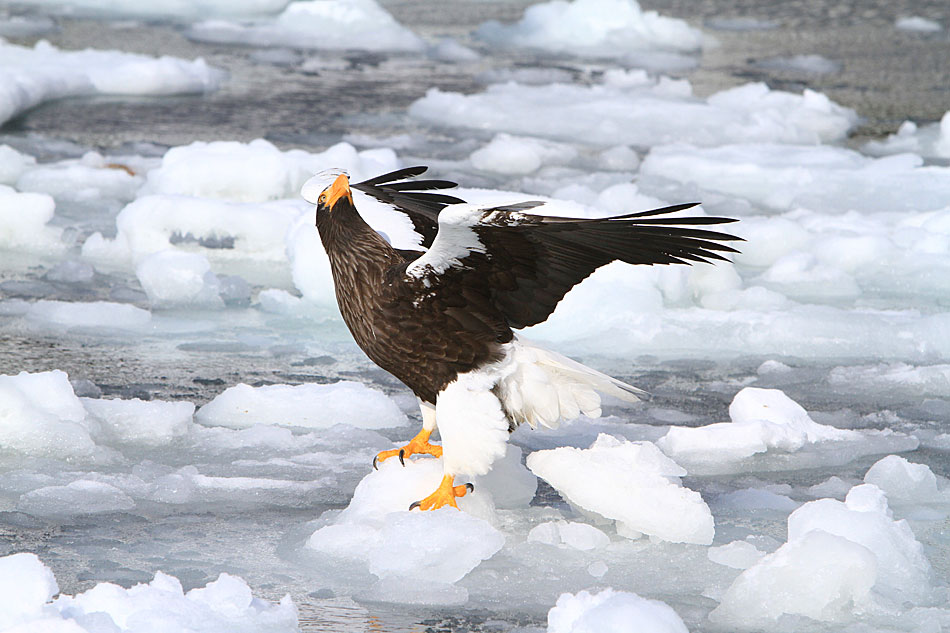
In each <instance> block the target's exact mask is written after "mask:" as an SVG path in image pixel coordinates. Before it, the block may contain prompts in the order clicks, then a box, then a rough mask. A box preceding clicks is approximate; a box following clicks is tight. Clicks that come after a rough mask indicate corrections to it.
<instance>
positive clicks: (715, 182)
mask: <svg viewBox="0 0 950 633" xmlns="http://www.w3.org/2000/svg"><path fill="white" fill-rule="evenodd" d="M640 170H641V173H642V174H643V175H644V176H662V177H663V178H666V179H669V180H674V181H678V182H689V183H694V184H696V185H698V186H700V187H702V188H703V189H704V190H706V191H710V192H712V191H715V192H719V193H724V194H727V195H732V196H736V197H741V198H745V199H746V200H749V201H750V202H752V203H753V204H755V205H758V206H762V207H765V208H767V209H772V210H776V211H788V210H791V209H794V208H796V207H805V208H807V209H816V210H821V212H822V213H832V212H836V213H843V212H845V211H852V210H854V211H860V212H861V213H862V214H870V213H874V212H897V211H903V212H914V213H922V212H924V211H937V210H944V209H945V207H946V206H947V200H948V199H950V184H948V183H950V177H948V175H950V168H947V167H934V166H926V167H925V166H923V161H922V160H921V159H920V157H919V156H913V155H909V154H902V155H898V156H892V157H887V158H879V159H874V158H869V157H867V156H863V155H861V154H859V153H857V152H855V151H852V150H848V149H844V148H841V147H832V146H817V147H811V146H787V145H779V144H743V145H723V146H721V147H714V148H702V147H698V146H697V145H696V144H690V145H686V144H679V143H678V144H675V145H668V146H664V147H655V148H653V150H652V151H651V152H650V153H649V154H648V155H647V157H646V158H645V159H644V160H643V164H642V165H641V168H640ZM907 190H913V191H914V192H915V195H914V196H906V195H903V194H902V193H901V192H902V191H907ZM857 224H858V226H859V227H860V223H857Z"/></svg>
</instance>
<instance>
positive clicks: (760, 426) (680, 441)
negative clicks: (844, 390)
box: [657, 387, 861, 462]
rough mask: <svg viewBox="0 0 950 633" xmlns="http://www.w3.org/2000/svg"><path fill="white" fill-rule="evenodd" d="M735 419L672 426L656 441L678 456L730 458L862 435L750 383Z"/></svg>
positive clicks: (733, 409) (734, 407) (734, 409)
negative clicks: (825, 422) (816, 418)
mask: <svg viewBox="0 0 950 633" xmlns="http://www.w3.org/2000/svg"><path fill="white" fill-rule="evenodd" d="M729 417H730V418H731V420H732V421H731V422H719V423H716V424H709V425H707V426H699V427H672V428H670V430H669V431H668V432H667V433H666V435H664V436H663V437H662V438H660V439H659V440H658V441H657V446H659V447H660V448H661V449H663V452H665V453H666V454H667V455H669V456H671V457H673V458H674V459H677V460H687V461H689V462H703V461H708V462H725V461H734V460H739V459H743V458H746V457H750V456H752V455H754V454H756V453H764V452H765V451H768V450H770V449H771V450H779V451H785V452H794V451H797V450H799V449H801V448H802V447H803V446H805V445H806V444H812V443H815V442H827V441H843V440H857V439H860V437H861V436H860V434H859V433H857V432H855V431H850V430H844V429H837V428H835V427H832V426H826V425H823V424H818V423H817V422H815V421H814V420H812V419H811V417H809V415H808V412H807V411H805V409H803V408H802V406H801V405H799V404H798V403H797V402H795V401H794V400H792V399H791V398H789V397H788V396H786V395H785V394H784V393H783V392H782V391H780V390H778V389H760V388H758V387H746V388H744V389H742V391H740V392H739V393H737V394H736V396H735V398H733V400H732V404H730V405H729Z"/></svg>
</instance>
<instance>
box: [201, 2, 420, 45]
mask: <svg viewBox="0 0 950 633" xmlns="http://www.w3.org/2000/svg"><path fill="white" fill-rule="evenodd" d="M187 34H188V37H190V38H192V39H196V40H201V41H206V42H229V43H231V42H233V43H238V44H242V45H245V46H292V47H294V48H310V49H341V50H352V49H362V50H371V51H412V52H418V51H423V50H425V43H424V42H423V41H422V40H421V39H419V37H417V36H416V35H415V34H414V33H413V32H412V31H410V30H409V29H407V28H406V27H404V26H403V25H401V24H399V23H398V22H397V21H396V20H395V19H394V18H393V16H392V15H390V14H389V12H387V11H386V10H385V9H383V8H382V7H381V6H380V5H379V4H378V3H376V2H375V1H374V0H306V1H301V2H293V3H291V4H290V5H289V6H288V7H287V8H286V9H284V11H283V12H282V13H281V14H280V15H278V16H276V17H273V18H262V19H258V20H253V21H242V22H234V21H230V20H220V19H216V20H206V21H204V22H200V23H198V24H196V25H194V26H193V27H191V28H190V29H189V30H188V31H187Z"/></svg>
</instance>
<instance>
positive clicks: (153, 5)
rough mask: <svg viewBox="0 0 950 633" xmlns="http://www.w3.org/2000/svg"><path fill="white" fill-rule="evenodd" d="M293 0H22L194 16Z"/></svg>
mask: <svg viewBox="0 0 950 633" xmlns="http://www.w3.org/2000/svg"><path fill="white" fill-rule="evenodd" d="M288 2H290V0H200V1H199V2H183V1H179V0H167V1H164V2H139V1H138V0H22V1H21V2H19V4H20V6H35V7H41V8H43V9H44V10H46V11H53V12H55V13H62V14H64V15H69V16H73V15H76V14H79V15H88V16H95V17H100V18H151V19H162V18H164V19H173V20H174V19H179V20H191V19H196V18H205V17H211V16H227V17H253V16H259V15H268V14H273V13H277V12H279V11H280V10H281V9H283V8H284V7H286V6H287V4H288Z"/></svg>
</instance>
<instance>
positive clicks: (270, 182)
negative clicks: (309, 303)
mask: <svg viewBox="0 0 950 633" xmlns="http://www.w3.org/2000/svg"><path fill="white" fill-rule="evenodd" d="M399 167H400V165H399V162H398V160H397V159H396V154H395V152H393V151H392V150H391V149H368V150H363V151H357V150H356V148H354V147H353V146H352V145H350V144H349V143H337V144H336V145H333V146H331V147H329V148H328V149H326V150H324V151H323V152H318V153H315V154H312V153H309V152H305V151H303V150H299V149H292V150H288V151H286V152H284V151H281V150H279V149H277V147H275V146H274V145H273V144H272V143H271V142H269V141H266V140H264V139H256V140H253V141H251V142H250V143H238V142H235V141H215V142H211V143H206V142H202V141H196V142H194V143H191V144H190V145H183V146H180V147H173V148H171V149H169V150H168V151H167V152H166V153H165V155H164V156H163V157H162V164H161V166H160V167H159V168H158V169H153V170H151V171H150V172H149V173H148V176H147V181H146V183H145V185H144V186H143V187H142V190H141V191H140V192H139V193H140V195H145V194H169V195H172V194H174V195H185V196H193V197H200V198H218V199H221V200H231V201H233V202H265V201H268V200H277V199H281V198H294V199H296V198H297V197H298V192H299V191H300V187H301V186H302V185H303V183H304V182H306V180H307V179H308V178H310V177H311V176H313V174H315V173H318V172H322V171H325V170H331V169H332V170H343V171H344V172H346V173H348V174H349V175H350V177H351V178H353V179H355V180H362V179H365V178H369V177H371V176H377V175H379V174H380V173H384V172H387V171H392V170H394V169H398V168H399ZM331 180H332V179H331ZM329 184H330V182H329V180H328V182H327V185H329Z"/></svg>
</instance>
